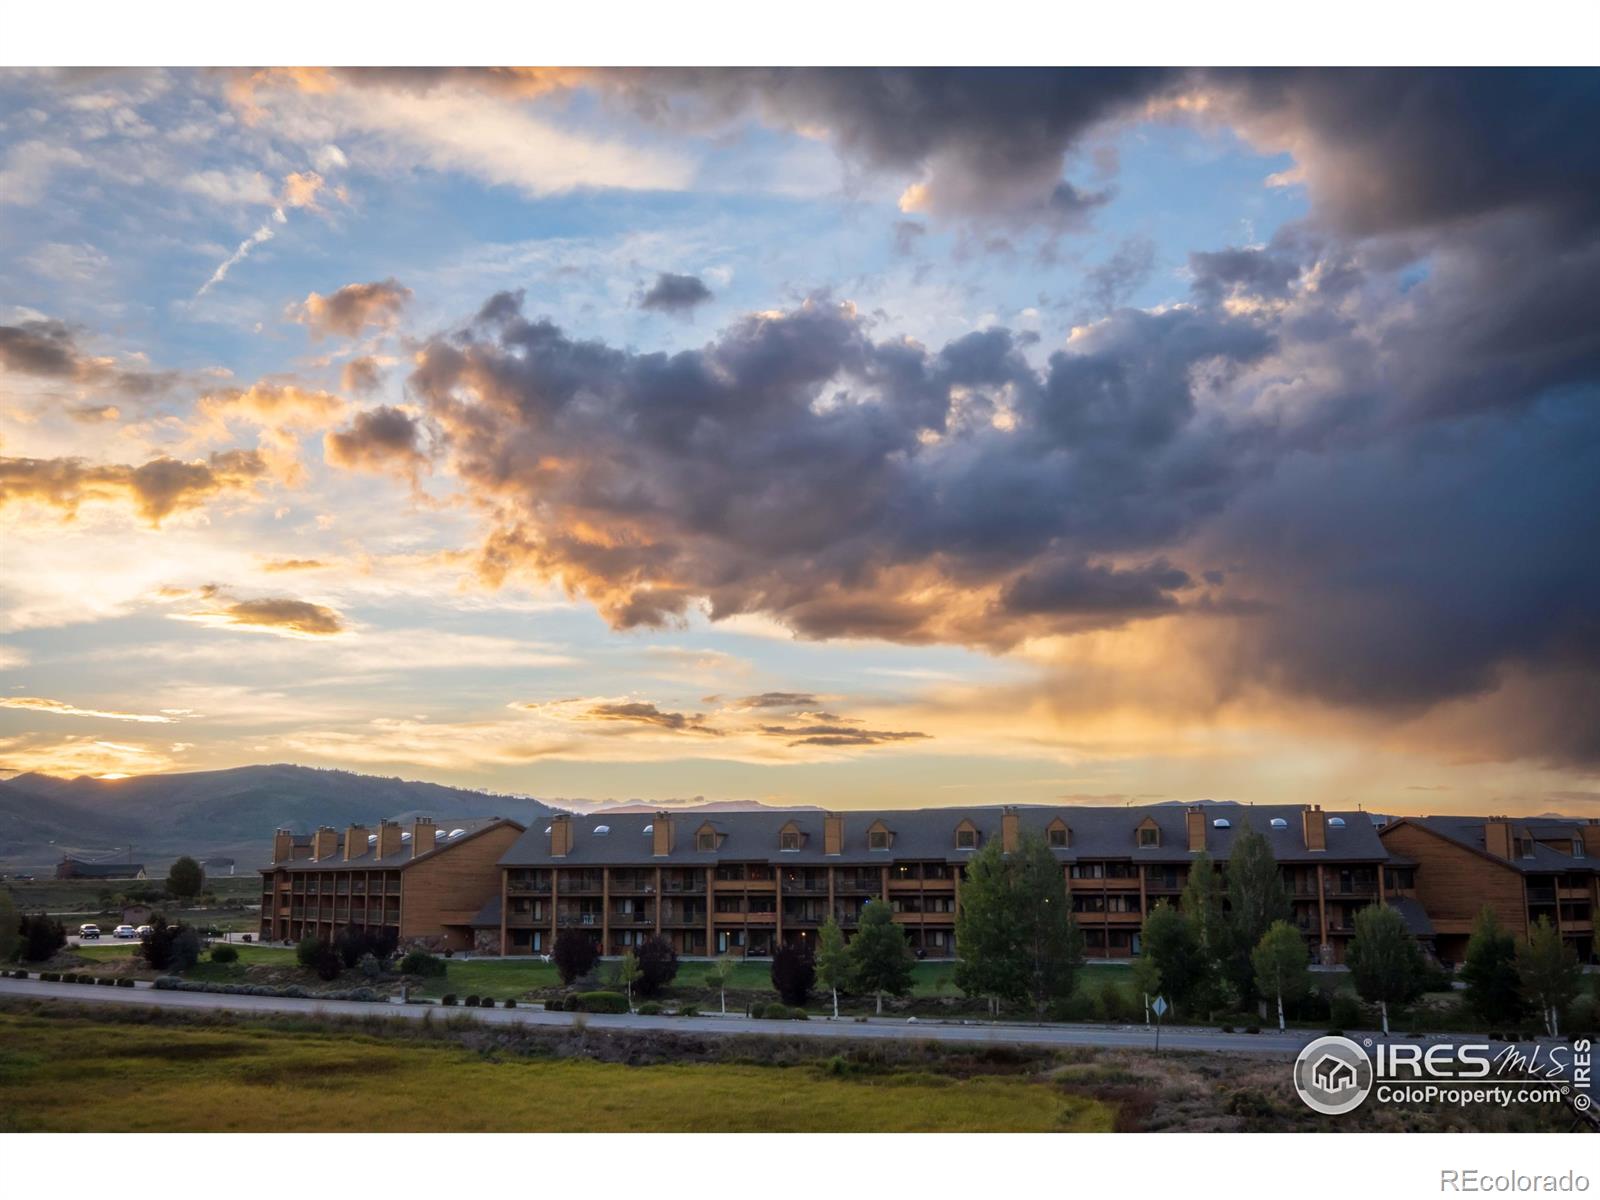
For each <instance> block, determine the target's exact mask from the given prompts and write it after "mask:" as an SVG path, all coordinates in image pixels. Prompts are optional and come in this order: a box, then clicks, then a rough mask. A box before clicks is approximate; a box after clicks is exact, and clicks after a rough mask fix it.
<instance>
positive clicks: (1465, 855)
mask: <svg viewBox="0 0 1600 1200" xmlns="http://www.w3.org/2000/svg"><path fill="white" fill-rule="evenodd" d="M1378 836H1379V837H1380V838H1382V839H1383V844H1384V845H1385V846H1387V847H1388V848H1389V851H1390V852H1391V853H1393V854H1399V855H1403V856H1404V857H1406V858H1409V859H1412V860H1413V861H1414V862H1416V864H1417V874H1416V881H1417V888H1416V896H1417V899H1418V900H1419V901H1420V902H1421V904H1422V907H1423V908H1424V909H1425V910H1426V911H1427V913H1428V917H1429V919H1430V920H1432V922H1433V928H1434V931H1435V932H1436V933H1438V934H1439V935H1441V936H1443V937H1452V936H1460V935H1465V934H1469V933H1471V932H1472V925H1473V922H1475V921H1476V920H1477V919H1478V913H1479V912H1481V911H1482V910H1483V906H1484V905H1486V904H1487V905H1488V906H1489V907H1490V908H1492V909H1494V914H1495V916H1496V917H1497V918H1498V919H1499V921H1500V923H1501V924H1502V925H1504V926H1505V927H1506V928H1507V929H1509V930H1510V931H1511V932H1512V933H1514V934H1516V935H1518V936H1519V937H1520V936H1522V935H1524V934H1526V933H1527V931H1528V909H1527V905H1526V904H1525V903H1524V899H1523V890H1522V876H1521V875H1520V874H1518V873H1517V871H1516V870H1515V869H1514V868H1512V867H1510V866H1507V865H1505V864H1503V863H1499V862H1496V861H1494V860H1493V859H1492V858H1489V857H1487V856H1485V855H1483V854H1479V853H1478V852H1477V851H1474V850H1469V849H1467V848H1466V847H1465V846H1461V845H1458V844H1457V843H1455V842H1452V841H1450V840H1449V839H1448V838H1444V837H1440V836H1439V835H1438V834H1436V833H1432V832H1430V831H1429V830H1427V829H1424V828H1422V827H1421V826H1419V825H1409V824H1404V823H1401V824H1396V825H1391V826H1389V827H1388V828H1387V829H1382V830H1379V832H1378Z"/></svg>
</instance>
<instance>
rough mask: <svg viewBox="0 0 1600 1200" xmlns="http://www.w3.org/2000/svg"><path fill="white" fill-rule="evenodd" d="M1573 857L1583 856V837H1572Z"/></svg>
mask: <svg viewBox="0 0 1600 1200" xmlns="http://www.w3.org/2000/svg"><path fill="white" fill-rule="evenodd" d="M1572 857H1573V858H1582V857H1583V839H1582V838H1573V839H1572Z"/></svg>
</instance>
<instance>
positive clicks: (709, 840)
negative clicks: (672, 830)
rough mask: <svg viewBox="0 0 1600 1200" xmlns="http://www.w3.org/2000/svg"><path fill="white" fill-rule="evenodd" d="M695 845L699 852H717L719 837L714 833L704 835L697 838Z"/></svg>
mask: <svg viewBox="0 0 1600 1200" xmlns="http://www.w3.org/2000/svg"><path fill="white" fill-rule="evenodd" d="M694 844H695V848H696V849H697V850H715V849H716V848H717V835H716V834H714V833H702V834H700V835H699V836H698V837H696V838H695V840H694Z"/></svg>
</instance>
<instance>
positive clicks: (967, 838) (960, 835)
mask: <svg viewBox="0 0 1600 1200" xmlns="http://www.w3.org/2000/svg"><path fill="white" fill-rule="evenodd" d="M977 845H978V831H977V830H976V829H958V830H956V849H957V850H972V849H975V848H976V847H977Z"/></svg>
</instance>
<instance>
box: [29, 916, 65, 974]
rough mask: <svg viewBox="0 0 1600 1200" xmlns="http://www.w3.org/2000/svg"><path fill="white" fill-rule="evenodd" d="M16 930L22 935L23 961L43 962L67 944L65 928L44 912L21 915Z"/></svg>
mask: <svg viewBox="0 0 1600 1200" xmlns="http://www.w3.org/2000/svg"><path fill="white" fill-rule="evenodd" d="M18 932H19V933H20V934H21V935H22V961H23V962H44V961H45V960H47V959H49V958H50V957H51V956H52V955H54V954H55V952H56V951H57V950H60V949H61V948H62V947H64V946H65V945H66V944H67V931H66V929H65V928H63V926H62V924H61V922H60V921H57V920H55V919H54V918H52V917H50V916H49V915H47V914H45V913H34V914H33V915H32V916H31V917H23V918H22V921H21V923H20V924H19V926H18Z"/></svg>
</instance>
